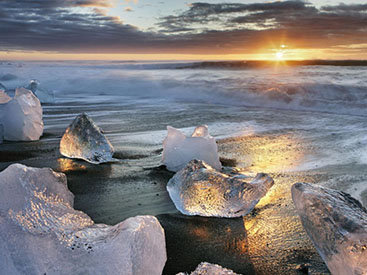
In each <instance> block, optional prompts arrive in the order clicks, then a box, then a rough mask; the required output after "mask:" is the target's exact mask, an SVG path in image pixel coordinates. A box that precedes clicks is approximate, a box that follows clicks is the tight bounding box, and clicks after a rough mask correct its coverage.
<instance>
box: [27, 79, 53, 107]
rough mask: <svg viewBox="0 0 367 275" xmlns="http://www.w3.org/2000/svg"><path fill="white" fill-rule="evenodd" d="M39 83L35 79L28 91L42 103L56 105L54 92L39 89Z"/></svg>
mask: <svg viewBox="0 0 367 275" xmlns="http://www.w3.org/2000/svg"><path fill="white" fill-rule="evenodd" d="M39 85H40V83H39V81H37V80H35V79H33V80H31V81H30V83H29V85H28V86H27V89H29V90H31V91H32V92H33V93H34V94H35V95H36V96H37V97H38V99H39V100H40V101H41V103H54V102H55V94H54V92H53V91H46V90H44V89H41V88H39Z"/></svg>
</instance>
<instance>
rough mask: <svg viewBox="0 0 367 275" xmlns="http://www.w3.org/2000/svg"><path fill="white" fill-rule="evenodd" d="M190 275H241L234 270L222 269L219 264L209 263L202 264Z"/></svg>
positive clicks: (186, 274) (184, 274)
mask: <svg viewBox="0 0 367 275" xmlns="http://www.w3.org/2000/svg"><path fill="white" fill-rule="evenodd" d="M188 274H189V273H184V272H180V273H178V274H177V275H188ZM190 275H240V274H238V273H234V272H233V270H230V269H228V268H224V267H221V266H220V265H217V264H211V263H207V262H202V263H200V264H199V265H198V266H197V267H196V269H195V270H194V271H193V272H191V273H190Z"/></svg>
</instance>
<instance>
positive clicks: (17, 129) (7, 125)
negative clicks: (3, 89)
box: [0, 88, 43, 141]
mask: <svg viewBox="0 0 367 275" xmlns="http://www.w3.org/2000/svg"><path fill="white" fill-rule="evenodd" d="M1 98H4V95H1ZM6 100H8V99H6ZM1 110H2V115H0V119H1V121H0V123H1V124H2V125H3V127H4V139H6V140H13V141H19V140H38V139H39V138H40V137H41V135H42V133H43V120H42V107H41V103H40V101H39V100H38V98H37V97H36V96H35V95H34V94H33V93H32V91H30V90H27V89H24V88H17V89H16V90H15V96H14V98H12V99H11V100H9V101H8V102H7V103H6V104H4V105H3V106H2V107H1Z"/></svg>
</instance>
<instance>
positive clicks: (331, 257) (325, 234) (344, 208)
mask: <svg viewBox="0 0 367 275" xmlns="http://www.w3.org/2000/svg"><path fill="white" fill-rule="evenodd" d="M292 199H293V202H294V205H295V207H296V209H297V212H298V214H299V216H300V218H301V222H302V225H303V227H304V229H305V230H306V232H307V234H308V236H309V237H310V239H311V240H312V242H313V244H314V245H315V247H316V249H317V251H318V252H319V254H320V256H321V257H322V259H323V260H324V262H325V263H326V265H327V266H328V268H329V270H330V272H331V273H332V274H335V275H344V274H367V210H366V209H365V208H364V207H363V206H362V205H361V203H360V202H359V201H357V200H356V199H354V198H352V197H351V196H350V195H349V194H346V193H344V192H340V191H336V190H332V189H329V188H325V187H321V186H318V185H314V184H309V183H296V184H294V185H293V186H292Z"/></svg>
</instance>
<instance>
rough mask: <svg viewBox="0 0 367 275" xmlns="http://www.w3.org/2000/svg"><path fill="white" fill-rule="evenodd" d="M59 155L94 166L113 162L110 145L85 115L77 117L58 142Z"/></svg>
mask: <svg viewBox="0 0 367 275" xmlns="http://www.w3.org/2000/svg"><path fill="white" fill-rule="evenodd" d="M60 153H61V154H62V155H63V156H65V157H68V158H77V159H83V160H85V161H88V162H90V163H94V164H98V163H103V162H109V161H113V160H114V159H113V158H112V156H113V153H114V150H113V147H112V145H111V143H110V142H109V141H108V139H107V138H106V137H105V136H104V135H103V134H102V132H101V130H100V129H99V128H98V126H97V125H95V123H94V122H93V120H92V119H91V118H90V117H89V116H88V115H87V114H85V113H82V114H80V115H78V116H77V117H76V118H75V119H74V121H73V122H72V123H71V124H70V126H69V127H68V128H67V129H66V131H65V134H64V135H63V137H62V138H61V141H60Z"/></svg>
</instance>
